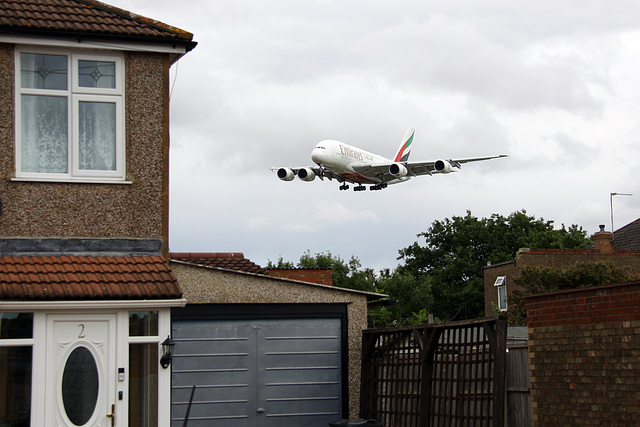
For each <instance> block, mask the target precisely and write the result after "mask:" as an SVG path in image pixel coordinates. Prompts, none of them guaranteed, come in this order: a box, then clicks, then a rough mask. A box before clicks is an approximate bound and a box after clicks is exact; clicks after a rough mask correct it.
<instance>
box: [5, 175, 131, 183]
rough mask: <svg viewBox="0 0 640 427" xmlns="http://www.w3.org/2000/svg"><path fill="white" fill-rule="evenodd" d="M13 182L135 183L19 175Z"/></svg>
mask: <svg viewBox="0 0 640 427" xmlns="http://www.w3.org/2000/svg"><path fill="white" fill-rule="evenodd" d="M11 181H12V182H54V183H61V184H133V182H132V181H127V180H124V179H116V178H97V177H96V178H87V177H83V178H70V177H60V178H53V177H46V178H45V177H41V178H38V177H18V178H11Z"/></svg>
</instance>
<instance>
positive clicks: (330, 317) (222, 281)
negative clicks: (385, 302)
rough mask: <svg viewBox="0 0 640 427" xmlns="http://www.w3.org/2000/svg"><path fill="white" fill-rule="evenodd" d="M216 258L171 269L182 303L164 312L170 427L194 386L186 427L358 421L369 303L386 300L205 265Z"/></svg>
mask: <svg viewBox="0 0 640 427" xmlns="http://www.w3.org/2000/svg"><path fill="white" fill-rule="evenodd" d="M214 258H219V256H217V257H216V256H214V255H210V256H208V257H206V258H202V254H200V255H199V257H198V258H193V257H191V258H189V259H188V260H187V261H181V260H175V259H172V261H171V269H172V271H173V273H174V274H175V275H176V277H177V279H178V283H179V284H180V287H181V288H182V290H183V292H184V297H185V299H186V305H185V306H184V307H179V308H178V307H176V308H173V309H171V325H172V326H171V330H172V338H173V340H174V341H175V342H176V346H175V351H174V358H173V359H174V360H173V362H172V364H171V371H172V393H171V396H172V399H171V401H172V405H171V412H172V420H173V421H172V425H173V426H175V427H181V426H182V424H183V420H184V417H185V414H186V412H187V407H188V403H189V398H190V396H191V391H192V389H193V386H194V385H195V386H196V390H195V394H194V398H193V403H192V405H191V410H190V412H189V424H188V425H189V427H194V426H196V427H197V426H213V427H216V426H234V427H235V426H247V425H250V426H252V427H255V426H260V427H262V426H295V427H301V426H319V427H326V426H327V425H329V422H332V421H336V420H340V419H344V418H357V417H358V411H359V402H360V368H361V358H362V330H363V329H364V328H366V327H367V303H368V301H375V300H378V299H380V298H382V297H384V295H380V294H374V293H368V292H362V291H357V290H353V289H342V288H338V287H334V286H330V285H325V284H318V283H311V282H302V281H299V280H293V279H287V278H281V277H270V276H268V275H265V274H259V273H251V272H246V271H241V270H234V269H231V268H221V267H214V266H212V265H206V264H205V263H206V262H210V261H212V259H214ZM230 258H231V257H229V256H227V257H224V259H225V260H227V261H228V260H229V259H230ZM236 258H240V257H236V256H235V255H234V256H233V257H232V260H236V261H237V259H236ZM182 259H185V258H184V257H183V258H182ZM241 261H244V264H247V260H246V259H242V260H241ZM227 267H229V266H227Z"/></svg>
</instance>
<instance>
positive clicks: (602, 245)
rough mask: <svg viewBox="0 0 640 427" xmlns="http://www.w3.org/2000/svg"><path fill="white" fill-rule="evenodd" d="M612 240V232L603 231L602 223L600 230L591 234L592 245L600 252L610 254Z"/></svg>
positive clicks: (611, 251)
mask: <svg viewBox="0 0 640 427" xmlns="http://www.w3.org/2000/svg"><path fill="white" fill-rule="evenodd" d="M612 240H613V233H610V232H608V231H604V225H601V226H600V231H598V232H597V233H595V234H594V235H593V247H594V249H595V250H597V251H598V252H600V253H602V254H611V253H613V245H612V244H611V241H612Z"/></svg>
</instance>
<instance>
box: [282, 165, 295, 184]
mask: <svg viewBox="0 0 640 427" xmlns="http://www.w3.org/2000/svg"><path fill="white" fill-rule="evenodd" d="M295 176H296V174H295V173H293V171H292V170H291V169H288V168H280V169H278V178H280V179H281V180H283V181H291V180H293V178H295Z"/></svg>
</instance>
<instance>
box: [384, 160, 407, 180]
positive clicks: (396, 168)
mask: <svg viewBox="0 0 640 427" xmlns="http://www.w3.org/2000/svg"><path fill="white" fill-rule="evenodd" d="M389 173H390V174H391V175H393V176H397V177H403V176H407V174H408V173H409V171H408V170H407V168H406V167H405V166H404V165H403V164H401V163H392V164H391V165H390V166H389Z"/></svg>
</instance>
